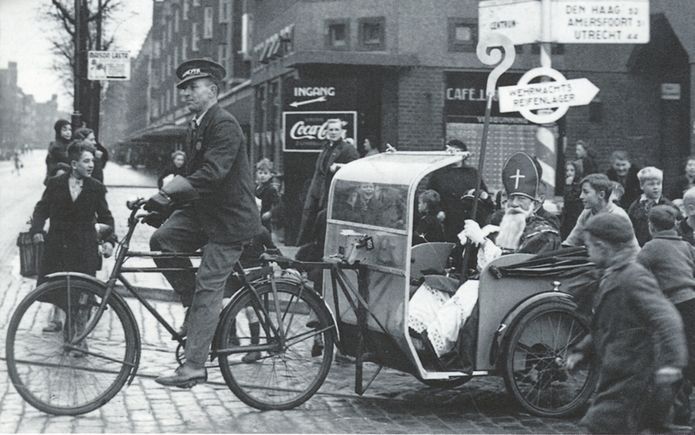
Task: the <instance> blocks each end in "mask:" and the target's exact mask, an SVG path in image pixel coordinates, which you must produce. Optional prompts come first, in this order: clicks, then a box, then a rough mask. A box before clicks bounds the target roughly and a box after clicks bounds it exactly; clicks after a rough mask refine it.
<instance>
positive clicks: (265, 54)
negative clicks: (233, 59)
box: [253, 24, 294, 63]
mask: <svg viewBox="0 0 695 435" xmlns="http://www.w3.org/2000/svg"><path fill="white" fill-rule="evenodd" d="M293 41H294V24H290V25H289V26H286V27H284V28H283V29H282V30H280V31H279V32H277V33H275V34H273V35H271V36H269V37H268V38H266V40H265V41H263V42H261V43H259V44H257V45H256V46H255V47H254V48H253V53H254V55H255V57H256V60H257V63H268V62H270V61H271V60H273V59H277V58H281V57H284V56H286V55H287V54H288V53H290V52H291V51H292V42H293Z"/></svg>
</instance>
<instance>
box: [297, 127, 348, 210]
mask: <svg viewBox="0 0 695 435" xmlns="http://www.w3.org/2000/svg"><path fill="white" fill-rule="evenodd" d="M358 158H360V155H359V154H358V153H357V149H356V148H355V147H354V146H353V145H350V144H349V143H347V142H345V141H343V140H340V141H339V142H337V143H336V144H335V145H333V146H331V144H330V142H326V144H325V145H324V146H323V149H322V150H321V153H320V154H319V156H318V158H317V159H316V165H315V166H314V175H313V177H312V179H311V184H310V185H309V191H308V192H307V197H308V196H312V197H313V198H315V199H317V200H318V202H319V204H320V207H319V209H320V210H323V209H325V208H326V206H327V204H328V190H329V188H330V187H331V181H332V180H333V174H334V173H333V172H331V165H332V164H334V163H350V162H351V161H353V160H357V159H358ZM308 200H309V199H308V198H307V201H308Z"/></svg>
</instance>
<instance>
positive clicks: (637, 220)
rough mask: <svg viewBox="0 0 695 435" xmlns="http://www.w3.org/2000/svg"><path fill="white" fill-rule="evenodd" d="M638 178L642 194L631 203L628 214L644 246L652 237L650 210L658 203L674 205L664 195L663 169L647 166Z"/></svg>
mask: <svg viewBox="0 0 695 435" xmlns="http://www.w3.org/2000/svg"><path fill="white" fill-rule="evenodd" d="M637 178H638V179H639V183H640V188H641V189H642V196H641V197H640V198H639V199H637V200H635V201H634V202H633V203H632V204H631V205H630V208H628V209H627V215H628V216H629V217H630V220H631V221H632V226H633V228H634V229H635V237H637V243H639V245H640V246H644V244H645V243H647V242H648V241H649V240H651V238H652V237H651V235H650V234H649V219H648V217H647V216H648V214H649V210H651V209H652V207H654V206H656V205H664V204H666V205H670V206H673V204H672V203H671V201H669V200H668V199H666V198H664V196H663V195H662V187H663V186H662V181H663V179H664V173H663V172H662V171H661V169H657V168H655V167H654V166H647V167H646V168H643V169H641V170H640V171H639V172H638V173H637Z"/></svg>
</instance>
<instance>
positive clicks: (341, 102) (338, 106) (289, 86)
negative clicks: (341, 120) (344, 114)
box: [283, 79, 357, 111]
mask: <svg viewBox="0 0 695 435" xmlns="http://www.w3.org/2000/svg"><path fill="white" fill-rule="evenodd" d="M356 86H357V84H356V82H355V80H350V79H347V80H346V79H342V80H337V79H334V80H312V79H305V80H288V81H287V82H285V85H284V97H283V109H284V110H287V111H295V110H298V111H306V110H312V111H323V110H348V111H349V110H355V109H356V104H357V102H356V100H355V95H356V90H357V89H356Z"/></svg>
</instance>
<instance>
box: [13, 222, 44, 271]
mask: <svg viewBox="0 0 695 435" xmlns="http://www.w3.org/2000/svg"><path fill="white" fill-rule="evenodd" d="M43 245H44V242H38V243H37V242H34V239H33V236H32V234H31V233H29V232H28V231H24V232H21V233H19V236H18V237H17V246H18V247H19V273H20V275H22V276H23V277H26V278H32V277H35V276H36V275H38V273H39V271H40V270H41V261H42V260H43Z"/></svg>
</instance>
